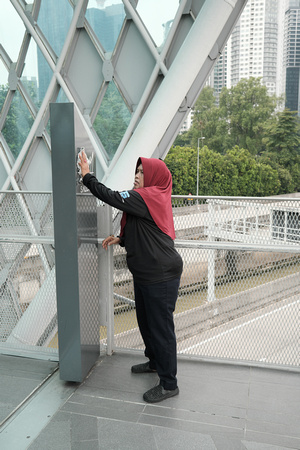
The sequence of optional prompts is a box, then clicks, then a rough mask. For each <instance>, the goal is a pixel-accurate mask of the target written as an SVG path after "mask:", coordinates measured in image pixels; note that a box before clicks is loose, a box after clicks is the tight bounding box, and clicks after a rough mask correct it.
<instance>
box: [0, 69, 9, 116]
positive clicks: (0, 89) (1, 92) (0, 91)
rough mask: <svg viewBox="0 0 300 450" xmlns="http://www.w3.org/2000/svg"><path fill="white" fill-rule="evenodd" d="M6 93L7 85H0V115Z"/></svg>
mask: <svg viewBox="0 0 300 450" xmlns="http://www.w3.org/2000/svg"><path fill="white" fill-rule="evenodd" d="M0 65H1V64H0ZM7 91H8V87H7V84H6V85H5V84H0V114H1V110H2V106H3V104H4V101H5V98H6V95H7Z"/></svg>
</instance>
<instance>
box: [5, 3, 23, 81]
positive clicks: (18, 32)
mask: <svg viewBox="0 0 300 450" xmlns="http://www.w3.org/2000/svg"><path fill="white" fill-rule="evenodd" d="M24 33H25V27H24V25H23V22H22V20H21V19H20V17H19V16H18V14H17V12H16V10H15V8H14V7H13V6H12V4H11V3H10V2H7V1H6V2H3V1H2V2H1V13H0V42H1V44H2V45H3V47H4V48H5V51H6V52H7V54H8V55H9V57H10V59H11V60H12V61H13V62H16V61H17V60H18V56H19V50H20V48H21V45H22V40H23V37H24ZM7 78H8V73H7V70H6V69H5V67H4V65H2V64H0V84H6V83H7Z"/></svg>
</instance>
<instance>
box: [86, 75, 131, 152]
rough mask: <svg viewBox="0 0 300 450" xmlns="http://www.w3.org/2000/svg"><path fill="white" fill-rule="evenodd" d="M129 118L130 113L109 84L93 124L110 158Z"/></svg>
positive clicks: (119, 95)
mask: <svg viewBox="0 0 300 450" xmlns="http://www.w3.org/2000/svg"><path fill="white" fill-rule="evenodd" d="M130 118H131V115H130V112H129V111H128V109H127V106H126V105H125V103H124V100H123V98H122V96H121V94H120V93H119V91H118V89H117V87H116V85H115V84H114V83H113V82H111V83H110V84H109V86H108V89H107V91H106V93H105V96H104V98H103V100H102V103H101V106H100V109H99V111H98V114H97V117H96V119H95V122H94V129H95V131H96V133H97V134H98V136H99V138H100V140H101V142H102V144H103V146H104V148H105V150H106V152H107V154H108V156H109V157H110V158H112V157H113V156H114V154H115V153H116V151H117V148H118V146H119V144H120V142H121V139H122V137H123V135H124V133H125V131H126V129H127V127H128V124H129V122H130Z"/></svg>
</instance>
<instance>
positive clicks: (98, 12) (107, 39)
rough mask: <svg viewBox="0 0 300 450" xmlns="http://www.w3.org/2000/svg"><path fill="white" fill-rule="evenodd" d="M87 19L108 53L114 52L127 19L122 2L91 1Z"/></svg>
mask: <svg viewBox="0 0 300 450" xmlns="http://www.w3.org/2000/svg"><path fill="white" fill-rule="evenodd" d="M86 18H87V20H88V22H89V24H90V26H91V27H92V28H93V30H94V32H95V34H96V36H97V38H98V39H99V41H100V43H101V45H102V47H103V48H104V50H105V51H106V52H112V51H113V49H114V47H115V45H116V42H117V39H118V36H119V34H120V31H121V28H122V25H123V21H124V18H125V11H124V5H123V3H122V2H121V0H117V1H113V0H108V1H105V0H98V1H97V0H90V1H89V4H88V9H87V11H86Z"/></svg>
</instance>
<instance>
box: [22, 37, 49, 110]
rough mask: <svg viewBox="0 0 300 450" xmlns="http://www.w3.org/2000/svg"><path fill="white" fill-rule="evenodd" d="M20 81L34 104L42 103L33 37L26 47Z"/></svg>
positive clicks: (35, 46)
mask: <svg viewBox="0 0 300 450" xmlns="http://www.w3.org/2000/svg"><path fill="white" fill-rule="evenodd" d="M45 63H46V61H45ZM46 64H47V63H46ZM21 81H22V83H23V84H24V86H25V87H26V89H27V92H28V93H29V95H30V96H31V98H32V100H33V102H34V104H35V105H36V106H37V107H39V106H40V105H41V103H42V99H41V98H40V95H39V74H38V59H37V45H36V43H35V41H34V40H33V39H31V41H30V44H29V47H28V51H27V55H26V58H25V66H24V69H23V73H22V77H21Z"/></svg>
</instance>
